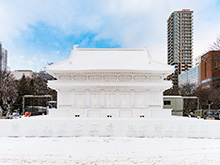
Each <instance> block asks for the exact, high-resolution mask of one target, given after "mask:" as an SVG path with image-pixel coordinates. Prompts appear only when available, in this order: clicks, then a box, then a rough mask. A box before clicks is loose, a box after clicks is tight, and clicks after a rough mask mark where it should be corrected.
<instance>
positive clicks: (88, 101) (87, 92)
mask: <svg viewBox="0 0 220 165" xmlns="http://www.w3.org/2000/svg"><path fill="white" fill-rule="evenodd" d="M86 107H87V108H90V93H89V90H88V89H87V90H86Z"/></svg>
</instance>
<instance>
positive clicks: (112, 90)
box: [46, 45, 173, 118]
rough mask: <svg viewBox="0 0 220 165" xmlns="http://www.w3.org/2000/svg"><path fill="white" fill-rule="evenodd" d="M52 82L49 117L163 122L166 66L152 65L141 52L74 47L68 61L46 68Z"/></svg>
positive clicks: (166, 112)
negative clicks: (155, 119) (160, 119)
mask: <svg viewBox="0 0 220 165" xmlns="http://www.w3.org/2000/svg"><path fill="white" fill-rule="evenodd" d="M46 70H47V72H48V73H49V74H51V75H52V76H54V77H55V78H56V79H57V80H53V81H49V82H48V85H49V87H50V88H52V89H55V90H56V91H57V93H58V97H57V104H58V105H57V109H56V110H51V111H50V115H51V116H55V117H75V118H79V117H98V118H100V117H101V118H102V117H109V118H111V117H112V118H114V117H120V118H123V117H125V118H126V117H136V118H137V117H138V118H149V117H169V116H170V115H171V110H170V109H163V91H164V90H165V89H168V88H170V87H171V86H172V82H170V81H165V80H164V78H165V77H166V76H167V75H169V74H171V73H172V72H173V68H172V67H171V66H168V65H165V64H161V63H158V62H155V61H153V60H152V59H151V56H150V54H149V53H148V51H147V50H146V48H142V49H83V48H77V45H75V46H74V48H73V50H72V51H71V54H70V57H69V59H67V60H65V61H62V62H59V63H56V64H53V65H50V66H47V68H46Z"/></svg>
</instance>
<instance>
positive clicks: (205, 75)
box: [204, 62, 207, 77]
mask: <svg viewBox="0 0 220 165" xmlns="http://www.w3.org/2000/svg"><path fill="white" fill-rule="evenodd" d="M204 65H205V77H206V76H207V73H206V72H207V69H206V62H205V64H204Z"/></svg>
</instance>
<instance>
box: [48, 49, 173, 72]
mask: <svg viewBox="0 0 220 165" xmlns="http://www.w3.org/2000/svg"><path fill="white" fill-rule="evenodd" d="M76 47H77V45H75V46H74V49H73V50H72V51H71V54H70V57H69V59H68V60H65V61H62V62H59V63H56V64H53V65H50V66H47V71H48V72H49V73H51V72H54V71H91V70H102V71H103V70H120V71H125V70H135V71H156V72H157V71H168V72H170V71H173V67H170V66H168V65H165V64H161V63H158V62H155V61H152V60H151V57H150V55H149V53H148V51H147V50H146V48H142V49H112V48H109V49H82V48H79V49H78V48H76Z"/></svg>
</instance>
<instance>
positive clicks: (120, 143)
mask: <svg viewBox="0 0 220 165" xmlns="http://www.w3.org/2000/svg"><path fill="white" fill-rule="evenodd" d="M0 164H123V165H124V164H161V165H164V164H165V165H166V164H167V165H170V164H175V165H179V164H187V165H188V164H192V165H194V164H199V165H201V164H203V165H207V164H216V165H217V164H220V140H219V139H188V138H129V137H123V138H122V137H70V138H39V137H36V138H8V137H1V138H0Z"/></svg>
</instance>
